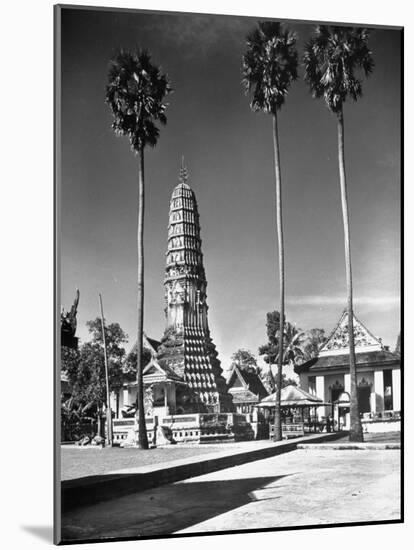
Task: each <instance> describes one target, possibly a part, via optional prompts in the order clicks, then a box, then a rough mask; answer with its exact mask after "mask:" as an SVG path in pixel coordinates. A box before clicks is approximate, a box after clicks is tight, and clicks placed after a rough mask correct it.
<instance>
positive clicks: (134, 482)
mask: <svg viewBox="0 0 414 550" xmlns="http://www.w3.org/2000/svg"><path fill="white" fill-rule="evenodd" d="M340 437H343V433H340V432H336V433H319V434H308V435H306V436H304V437H298V438H294V439H290V440H287V441H286V440H284V441H278V442H276V443H275V442H273V441H269V440H267V441H240V442H238V443H237V444H234V445H233V444H223V445H222V446H221V449H220V450H219V451H217V452H215V453H211V454H206V455H204V456H200V455H198V456H197V455H196V456H187V457H186V458H181V459H178V460H171V455H170V453H169V451H173V450H174V448H165V449H164V452H165V459H166V461H165V462H158V463H157V462H155V463H153V464H145V465H143V466H134V467H131V468H122V469H120V470H116V471H111V472H107V473H104V474H100V475H93V476H86V477H80V478H76V479H69V480H65V481H62V484H61V491H62V510H63V511H67V510H70V509H73V508H76V507H78V506H85V505H89V504H95V503H97V502H100V501H103V500H111V499H113V498H116V497H120V496H123V495H127V494H132V493H136V492H138V491H144V490H146V489H150V488H152V487H158V486H159V485H163V484H166V483H172V482H174V481H180V480H182V479H187V478H190V477H194V476H197V475H201V474H206V473H209V472H214V471H216V470H220V469H223V468H228V467H230V466H236V465H238V464H244V463H247V462H251V461H253V460H258V459H262V458H267V457H270V456H276V455H279V454H282V453H286V452H289V451H292V450H294V449H296V447H297V446H298V445H299V444H301V443H309V442H312V443H316V442H322V441H334V440H336V439H338V438H340ZM120 452H122V450H120ZM136 452H137V453H138V454H137V457H138V456H139V453H140V452H141V451H139V450H138V449H137V450H136ZM142 452H144V453H148V452H149V453H151V452H152V451H142ZM169 455H170V456H169ZM168 459H169V460H168Z"/></svg>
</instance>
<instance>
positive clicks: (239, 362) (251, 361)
mask: <svg viewBox="0 0 414 550" xmlns="http://www.w3.org/2000/svg"><path fill="white" fill-rule="evenodd" d="M234 366H236V367H238V368H239V369H240V370H242V371H246V372H254V373H258V372H259V370H260V369H259V367H258V366H257V360H256V357H255V356H254V355H253V353H252V352H251V351H249V350H247V349H243V348H241V349H238V350H237V351H235V352H234V353H233V355H232V356H231V365H230V367H231V368H233V367H234Z"/></svg>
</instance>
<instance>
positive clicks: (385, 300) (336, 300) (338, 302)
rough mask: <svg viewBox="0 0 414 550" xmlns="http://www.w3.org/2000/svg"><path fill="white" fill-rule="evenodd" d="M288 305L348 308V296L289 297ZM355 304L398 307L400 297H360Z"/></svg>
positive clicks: (355, 298) (355, 300)
mask: <svg viewBox="0 0 414 550" xmlns="http://www.w3.org/2000/svg"><path fill="white" fill-rule="evenodd" d="M286 301H287V303H288V304H289V305H291V306H330V305H332V306H344V307H345V306H346V296H345V295H343V296H324V295H316V294H315V295H308V296H295V297H288V298H287V299H286ZM354 303H355V304H357V305H361V306H376V307H381V306H398V305H399V304H400V297H399V296H395V295H388V296H386V295H385V296H360V297H354Z"/></svg>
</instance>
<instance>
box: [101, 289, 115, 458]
mask: <svg viewBox="0 0 414 550" xmlns="http://www.w3.org/2000/svg"><path fill="white" fill-rule="evenodd" d="M99 303H100V306H101V324H102V338H103V346H104V360H105V381H106V425H107V431H108V445H109V446H110V447H112V443H113V441H112V411H111V401H110V396H109V375H108V354H107V351H106V338H105V321H104V314H103V306H102V296H101V294H99Z"/></svg>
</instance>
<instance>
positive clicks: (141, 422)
mask: <svg viewBox="0 0 414 550" xmlns="http://www.w3.org/2000/svg"><path fill="white" fill-rule="evenodd" d="M144 200H145V195H144V149H143V147H141V148H140V151H139V168H138V230H137V249H138V281H137V282H138V301H137V307H138V334H137V405H138V407H137V410H138V430H139V434H138V446H139V448H140V449H148V437H147V428H146V424H145V409H144V383H143V378H142V371H143V364H142V351H143V349H142V345H143V344H142V335H143V330H144Z"/></svg>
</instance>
